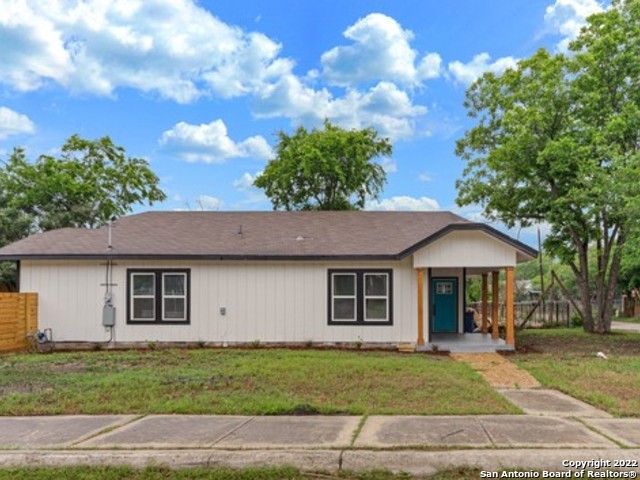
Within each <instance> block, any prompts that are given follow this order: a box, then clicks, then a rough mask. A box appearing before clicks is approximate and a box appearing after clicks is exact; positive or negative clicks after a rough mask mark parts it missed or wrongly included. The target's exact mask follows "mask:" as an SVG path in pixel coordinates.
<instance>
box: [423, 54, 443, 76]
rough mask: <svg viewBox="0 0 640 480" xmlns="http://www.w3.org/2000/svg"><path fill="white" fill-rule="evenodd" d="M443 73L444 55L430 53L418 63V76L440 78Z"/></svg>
mask: <svg viewBox="0 0 640 480" xmlns="http://www.w3.org/2000/svg"><path fill="white" fill-rule="evenodd" d="M441 74H442V57H440V55H438V54H437V53H428V54H426V55H425V56H424V57H423V58H422V60H420V65H418V76H419V77H420V78H423V79H425V80H429V79H432V78H438V77H439V76H440V75H441Z"/></svg>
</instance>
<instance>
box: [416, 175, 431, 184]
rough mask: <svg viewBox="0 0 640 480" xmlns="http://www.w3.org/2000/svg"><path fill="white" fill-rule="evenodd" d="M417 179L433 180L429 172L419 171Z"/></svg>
mask: <svg viewBox="0 0 640 480" xmlns="http://www.w3.org/2000/svg"><path fill="white" fill-rule="evenodd" d="M418 180H420V181H421V182H433V175H431V174H430V173H421V174H420V175H418Z"/></svg>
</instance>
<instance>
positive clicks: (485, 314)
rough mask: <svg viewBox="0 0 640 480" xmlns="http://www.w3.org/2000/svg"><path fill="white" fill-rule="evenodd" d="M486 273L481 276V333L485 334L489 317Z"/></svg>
mask: <svg viewBox="0 0 640 480" xmlns="http://www.w3.org/2000/svg"><path fill="white" fill-rule="evenodd" d="M487 276H488V274H487V273H483V274H482V333H487V329H488V322H487V317H488V316H489V305H488V298H487V296H488V290H489V288H488V286H487Z"/></svg>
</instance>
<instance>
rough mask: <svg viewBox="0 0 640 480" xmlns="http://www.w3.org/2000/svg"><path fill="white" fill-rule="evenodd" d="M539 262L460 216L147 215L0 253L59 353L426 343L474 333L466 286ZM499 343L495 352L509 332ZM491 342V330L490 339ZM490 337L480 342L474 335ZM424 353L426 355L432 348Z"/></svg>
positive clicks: (509, 331) (509, 339) (32, 240)
mask: <svg viewBox="0 0 640 480" xmlns="http://www.w3.org/2000/svg"><path fill="white" fill-rule="evenodd" d="M536 254H537V252H536V251H535V250H534V249H532V248H530V247H528V246H527V245H524V244H523V243H521V242H519V241H517V240H514V239H513V238H510V237H508V236H506V235H504V234H502V233H500V232H498V231H497V230H495V229H493V228H491V227H489V226H487V225H484V224H480V223H472V222H469V221H467V220H465V219H463V218H461V217H459V216H457V215H454V214H452V213H449V212H149V213H143V214H138V215H131V216H128V217H124V218H121V219H120V220H118V221H116V222H115V223H114V224H113V226H112V227H102V228H100V229H96V230H87V229H61V230H55V231H51V232H47V233H43V234H39V235H34V236H32V237H29V238H26V239H24V240H21V241H19V242H16V243H14V244H12V245H8V246H6V247H4V248H2V249H0V260H17V261H19V272H20V279H19V281H20V291H21V292H37V293H38V298H39V317H40V318H39V327H40V329H45V328H50V329H51V330H52V334H53V339H54V340H55V341H58V342H103V341H109V340H112V341H115V342H149V341H154V342H207V343H212V344H219V345H231V344H235V343H247V342H253V341H260V342H262V343H292V342H297V343H309V342H312V343H323V344H324V343H342V342H349V343H353V342H358V343H361V342H362V343H367V344H369V343H375V344H378V343H379V344H406V343H409V344H415V345H417V346H418V348H429V346H430V345H431V346H432V345H433V344H438V345H440V343H442V342H444V341H445V340H452V339H453V340H455V339H457V338H462V336H463V335H462V334H463V332H464V311H465V302H464V298H465V291H464V290H465V280H466V277H467V276H468V275H482V278H483V286H484V292H485V294H484V297H483V298H484V302H483V311H484V313H485V317H487V316H491V312H489V310H488V309H489V305H488V300H487V298H488V296H487V291H488V276H489V273H491V274H492V275H491V276H492V280H493V304H492V305H491V308H492V312H493V318H497V316H498V303H497V302H498V278H499V272H500V271H501V270H504V272H505V280H506V287H505V292H506V295H505V299H504V301H505V302H506V305H507V307H506V317H507V318H506V347H507V348H509V346H512V345H513V342H514V337H513V335H514V334H513V286H514V283H515V282H514V267H515V265H516V264H517V263H518V262H521V261H526V260H530V259H532V258H534V257H535V256H536ZM493 327H494V329H493V331H492V336H491V337H489V335H486V336H484V337H485V338H488V340H489V341H491V339H492V338H493V343H492V345H496V346H505V345H504V342H503V341H500V340H497V337H498V322H493ZM485 331H486V327H485ZM467 337H470V338H480V336H479V335H477V334H476V335H467ZM423 345H426V346H425V347H422V346H423Z"/></svg>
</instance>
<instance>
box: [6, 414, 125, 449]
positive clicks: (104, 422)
mask: <svg viewBox="0 0 640 480" xmlns="http://www.w3.org/2000/svg"><path fill="white" fill-rule="evenodd" d="M135 418H136V416H135V415H73V416H66V415H61V416H55V417H0V432H2V433H1V434H0V448H4V449H8V448H62V447H68V446H71V445H73V444H75V443H77V442H80V441H82V440H83V439H85V438H89V437H92V436H93V435H96V434H98V433H100V432H101V431H103V430H106V429H109V428H114V427H117V426H119V425H123V424H125V423H127V422H130V421H132V420H134V419H135Z"/></svg>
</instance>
